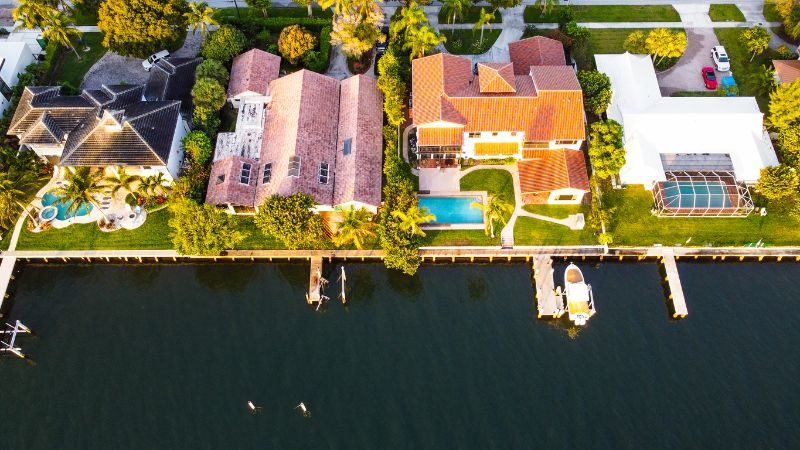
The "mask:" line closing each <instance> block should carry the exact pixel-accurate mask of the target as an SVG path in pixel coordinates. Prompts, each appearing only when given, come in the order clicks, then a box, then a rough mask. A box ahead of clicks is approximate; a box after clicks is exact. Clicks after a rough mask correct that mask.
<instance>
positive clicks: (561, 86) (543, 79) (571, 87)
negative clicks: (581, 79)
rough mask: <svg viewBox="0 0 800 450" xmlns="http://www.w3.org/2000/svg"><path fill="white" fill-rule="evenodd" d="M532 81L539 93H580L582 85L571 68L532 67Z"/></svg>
mask: <svg viewBox="0 0 800 450" xmlns="http://www.w3.org/2000/svg"><path fill="white" fill-rule="evenodd" d="M531 79H533V84H534V86H535V87H536V90H537V91H580V90H581V84H580V83H578V77H576V76H575V71H574V70H573V69H572V67H570V66H536V67H531Z"/></svg>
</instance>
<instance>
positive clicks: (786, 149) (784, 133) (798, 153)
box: [778, 127, 800, 167]
mask: <svg viewBox="0 0 800 450" xmlns="http://www.w3.org/2000/svg"><path fill="white" fill-rule="evenodd" d="M778 145H779V146H780V148H781V156H782V157H783V162H784V163H786V164H789V165H790V166H793V167H800V127H785V128H782V129H781V130H780V131H778Z"/></svg>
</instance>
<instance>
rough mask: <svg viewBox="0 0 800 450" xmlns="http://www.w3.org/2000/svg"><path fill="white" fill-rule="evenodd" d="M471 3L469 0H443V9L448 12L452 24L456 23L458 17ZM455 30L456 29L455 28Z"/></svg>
mask: <svg viewBox="0 0 800 450" xmlns="http://www.w3.org/2000/svg"><path fill="white" fill-rule="evenodd" d="M470 5H471V3H470V1H469V0H444V1H442V11H444V12H445V14H447V17H448V18H449V19H450V24H451V25H452V24H455V23H456V18H457V17H461V16H462V15H463V14H464V11H465V10H466V9H467V8H469V7H470ZM453 31H455V29H453Z"/></svg>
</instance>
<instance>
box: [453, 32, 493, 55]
mask: <svg viewBox="0 0 800 450" xmlns="http://www.w3.org/2000/svg"><path fill="white" fill-rule="evenodd" d="M501 31H502V30H498V29H495V30H490V29H488V27H487V28H484V30H483V45H482V46H481V47H478V42H479V41H480V37H481V32H480V31H472V30H442V32H441V33H442V35H443V36H444V37H446V38H447V42H445V43H444V47H445V48H446V49H447V51H448V52H450V53H452V54H454V55H479V54H481V53H485V52H486V51H488V50H489V48H491V47H492V44H494V41H496V40H497V38H498V37H500V32H501Z"/></svg>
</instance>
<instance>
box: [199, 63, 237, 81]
mask: <svg viewBox="0 0 800 450" xmlns="http://www.w3.org/2000/svg"><path fill="white" fill-rule="evenodd" d="M194 75H195V78H196V79H198V80H199V79H200V78H213V79H215V80H217V81H219V83H220V84H223V85H224V84H226V83H228V78H229V77H230V74H228V69H226V68H225V66H223V65H222V63H221V62H219V61H217V60H216V59H205V60H203V62H201V63H200V64H199V65H198V66H197V69H195V72H194Z"/></svg>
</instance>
